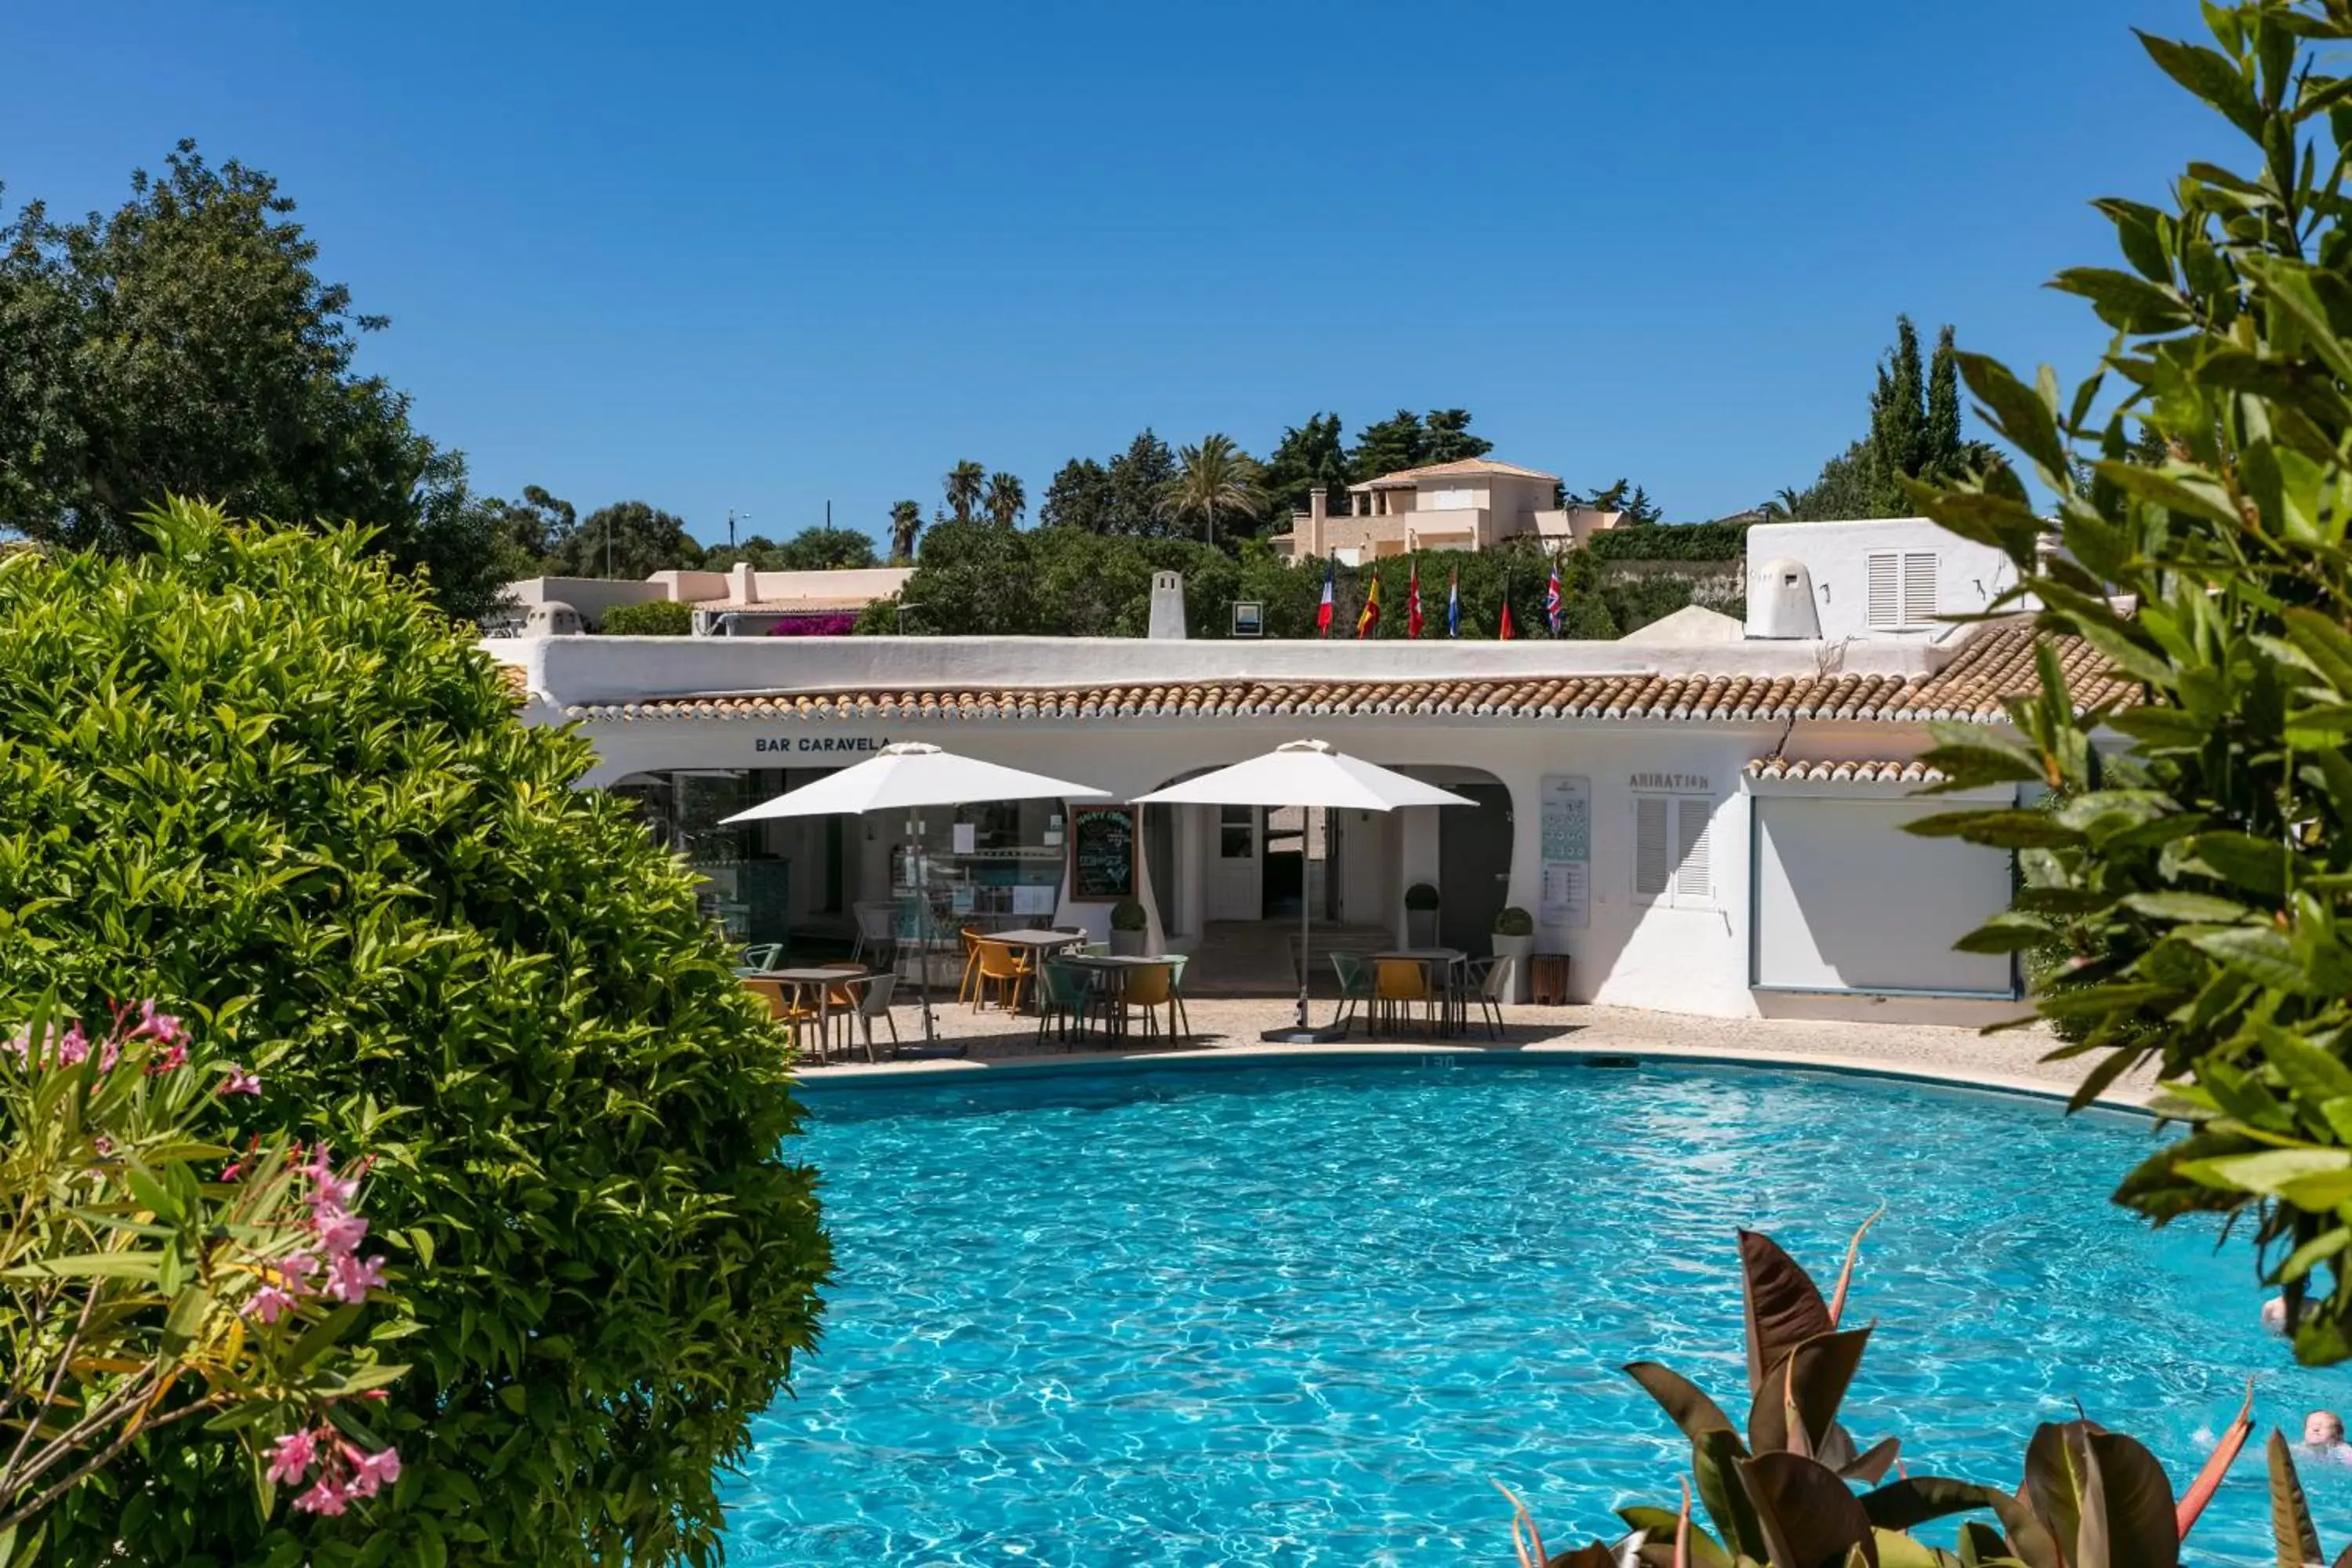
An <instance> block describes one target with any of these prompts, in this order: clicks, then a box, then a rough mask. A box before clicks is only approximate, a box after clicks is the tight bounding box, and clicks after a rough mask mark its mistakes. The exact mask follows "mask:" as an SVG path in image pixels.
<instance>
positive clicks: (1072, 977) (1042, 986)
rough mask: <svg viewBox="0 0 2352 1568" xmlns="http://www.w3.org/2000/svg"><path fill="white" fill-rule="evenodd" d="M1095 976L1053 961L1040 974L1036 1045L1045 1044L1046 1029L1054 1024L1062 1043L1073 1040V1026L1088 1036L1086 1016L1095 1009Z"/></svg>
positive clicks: (1068, 964)
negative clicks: (1071, 1027)
mask: <svg viewBox="0 0 2352 1568" xmlns="http://www.w3.org/2000/svg"><path fill="white" fill-rule="evenodd" d="M1095 1001H1096V997H1095V983H1094V976H1093V975H1091V974H1089V973H1087V971H1085V970H1083V969H1080V968H1079V967H1078V966H1077V965H1076V964H1075V963H1055V962H1054V961H1053V960H1052V959H1047V960H1046V961H1045V966H1044V967H1043V968H1042V969H1040V970H1039V971H1038V972H1037V1043H1038V1044H1039V1045H1041V1046H1042V1045H1044V1044H1045V1026H1046V1025H1047V1024H1049V1023H1050V1024H1052V1025H1053V1026H1054V1029H1055V1034H1056V1035H1057V1036H1058V1037H1060V1039H1061V1040H1062V1043H1063V1044H1065V1045H1067V1044H1068V1043H1069V1039H1070V1026H1071V1025H1072V1024H1073V1023H1075V1024H1076V1026H1077V1027H1078V1033H1079V1034H1080V1035H1082V1036H1083V1035H1084V1034H1085V1033H1086V1024H1087V1013H1088V1012H1089V1011H1090V1010H1092V1008H1093V1007H1094V1005H1095Z"/></svg>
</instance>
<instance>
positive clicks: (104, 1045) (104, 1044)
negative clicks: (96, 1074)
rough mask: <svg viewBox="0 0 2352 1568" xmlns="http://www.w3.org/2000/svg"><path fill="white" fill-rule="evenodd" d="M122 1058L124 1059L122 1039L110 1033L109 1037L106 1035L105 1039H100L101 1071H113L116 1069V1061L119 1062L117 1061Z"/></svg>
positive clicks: (99, 1060)
mask: <svg viewBox="0 0 2352 1568" xmlns="http://www.w3.org/2000/svg"><path fill="white" fill-rule="evenodd" d="M121 1059H122V1042H121V1040H118V1039H116V1038H115V1037H113V1036H111V1035H109V1036H107V1037H106V1038H105V1039H103V1040H101V1041H100V1042H99V1046H98V1070H99V1071H100V1072H112V1071H113V1070H114V1064H115V1063H117V1062H119V1061H121Z"/></svg>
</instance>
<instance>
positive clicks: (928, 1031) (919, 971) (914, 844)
mask: <svg viewBox="0 0 2352 1568" xmlns="http://www.w3.org/2000/svg"><path fill="white" fill-rule="evenodd" d="M907 821H908V826H909V827H911V828H913V829H914V832H913V835H912V836H911V837H909V838H908V841H907V867H908V876H909V877H910V878H911V879H912V880H913V881H914V884H915V986H916V989H917V990H918V991H919V993H920V994H921V995H922V999H923V1044H924V1045H925V1046H935V1045H937V1044H939V1039H940V1026H939V1021H938V1020H937V1019H935V1018H934V1017H932V1016H931V889H930V886H929V883H930V879H929V877H927V876H925V875H924V874H923V873H924V870H925V866H924V856H923V819H922V817H921V816H920V815H919V814H918V815H917V816H911V817H909V818H908V819H907Z"/></svg>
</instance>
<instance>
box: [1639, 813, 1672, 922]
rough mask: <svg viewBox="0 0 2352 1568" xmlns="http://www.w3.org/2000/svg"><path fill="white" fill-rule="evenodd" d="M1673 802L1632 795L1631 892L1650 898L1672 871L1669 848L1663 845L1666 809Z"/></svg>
mask: <svg viewBox="0 0 2352 1568" xmlns="http://www.w3.org/2000/svg"><path fill="white" fill-rule="evenodd" d="M1671 804H1673V803H1672V802H1670V801H1669V800H1668V799H1667V798H1666V797H1665V796H1664V795H1635V796H1634V797H1633V894H1634V896H1635V897H1636V898H1643V899H1654V898H1657V897H1659V896H1661V895H1662V894H1664V892H1665V890H1666V881H1667V879H1668V878H1669V877H1671V876H1672V875H1673V872H1674V858H1673V851H1672V850H1671V849H1670V848H1669V847H1668V846H1667V838H1668V833H1667V827H1666V808H1667V807H1668V806H1669V805H1671Z"/></svg>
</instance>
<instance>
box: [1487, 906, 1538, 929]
mask: <svg viewBox="0 0 2352 1568" xmlns="http://www.w3.org/2000/svg"><path fill="white" fill-rule="evenodd" d="M1495 934H1496V936H1533V935H1535V934H1536V918H1535V916H1533V915H1531V914H1529V913H1528V911H1527V910H1523V909H1521V908H1519V906H1518V905H1517V904H1511V905H1508V906H1507V907H1505V908H1503V909H1500V910H1496V911H1495Z"/></svg>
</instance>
